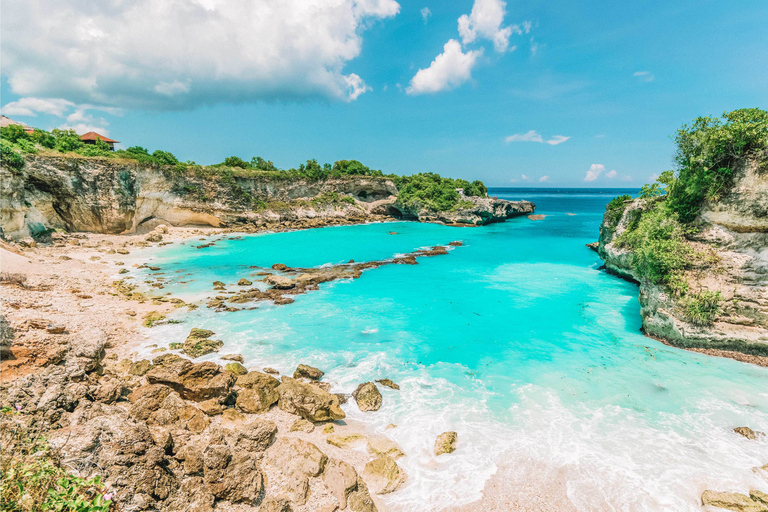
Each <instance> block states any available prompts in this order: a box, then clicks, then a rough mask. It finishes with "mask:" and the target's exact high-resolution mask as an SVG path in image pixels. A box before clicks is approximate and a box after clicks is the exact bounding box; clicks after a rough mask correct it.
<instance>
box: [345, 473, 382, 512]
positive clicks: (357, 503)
mask: <svg viewBox="0 0 768 512" xmlns="http://www.w3.org/2000/svg"><path fill="white" fill-rule="evenodd" d="M347 503H348V504H349V510H351V511H352V512H378V509H377V508H376V504H375V503H374V502H373V498H371V495H370V493H369V492H368V486H367V485H365V482H364V481H363V479H362V478H360V477H359V476H358V477H357V490H356V491H354V492H352V493H351V494H350V495H349V498H347Z"/></svg>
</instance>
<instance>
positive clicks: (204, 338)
mask: <svg viewBox="0 0 768 512" xmlns="http://www.w3.org/2000/svg"><path fill="white" fill-rule="evenodd" d="M214 334H215V333H214V332H213V331H209V330H207V329H196V328H194V329H192V330H191V331H190V332H189V336H187V339H186V340H184V348H183V349H182V351H183V352H184V353H185V354H187V355H188V356H189V357H200V356H204V355H206V354H210V353H211V352H218V351H219V349H220V348H221V347H223V346H224V342H223V341H221V340H211V339H210V337H211V336H213V335H214Z"/></svg>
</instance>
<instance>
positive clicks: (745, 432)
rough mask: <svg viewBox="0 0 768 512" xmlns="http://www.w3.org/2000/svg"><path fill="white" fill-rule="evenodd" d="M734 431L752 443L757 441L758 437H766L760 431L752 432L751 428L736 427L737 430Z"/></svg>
mask: <svg viewBox="0 0 768 512" xmlns="http://www.w3.org/2000/svg"><path fill="white" fill-rule="evenodd" d="M733 431H734V432H736V433H737V434H739V435H742V436H744V437H746V438H747V439H750V440H752V441H754V440H756V439H757V438H758V437H763V436H765V434H764V433H763V432H760V431H758V430H752V429H751V428H749V427H736V428H735V429H733Z"/></svg>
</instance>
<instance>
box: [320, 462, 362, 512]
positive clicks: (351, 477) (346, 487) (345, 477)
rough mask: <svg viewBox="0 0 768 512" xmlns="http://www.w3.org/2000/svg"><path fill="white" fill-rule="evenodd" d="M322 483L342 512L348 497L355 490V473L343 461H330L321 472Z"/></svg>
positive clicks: (353, 469)
mask: <svg viewBox="0 0 768 512" xmlns="http://www.w3.org/2000/svg"><path fill="white" fill-rule="evenodd" d="M323 483H324V484H325V486H326V487H327V488H328V490H329V491H331V494H332V495H333V497H334V498H336V500H337V501H338V502H339V509H341V510H343V509H345V508H347V498H348V497H349V495H350V494H352V492H353V491H355V490H357V471H355V468H353V467H352V466H351V465H349V464H347V463H346V462H344V461H341V460H337V459H330V460H329V461H328V463H327V464H326V466H325V471H324V472H323Z"/></svg>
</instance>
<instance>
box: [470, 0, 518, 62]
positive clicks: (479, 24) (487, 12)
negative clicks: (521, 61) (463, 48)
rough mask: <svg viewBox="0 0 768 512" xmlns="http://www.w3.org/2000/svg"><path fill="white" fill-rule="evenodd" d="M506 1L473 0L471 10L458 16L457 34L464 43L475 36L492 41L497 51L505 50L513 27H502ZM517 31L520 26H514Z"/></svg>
mask: <svg viewBox="0 0 768 512" xmlns="http://www.w3.org/2000/svg"><path fill="white" fill-rule="evenodd" d="M506 7H507V3H506V2H504V1H503V0H475V3H474V5H473V6H472V12H471V13H470V14H469V15H466V14H462V15H461V17H460V18H459V35H460V36H461V40H462V42H463V43H464V44H469V43H471V42H473V41H475V39H477V38H483V39H488V40H490V41H493V47H494V48H495V49H496V51H497V52H500V53H503V52H505V51H507V47H508V46H509V37H510V36H511V35H512V30H513V27H502V26H501V24H502V23H503V22H504V15H505V14H506ZM514 29H515V30H516V31H517V32H518V33H519V32H520V28H519V27H514Z"/></svg>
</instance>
